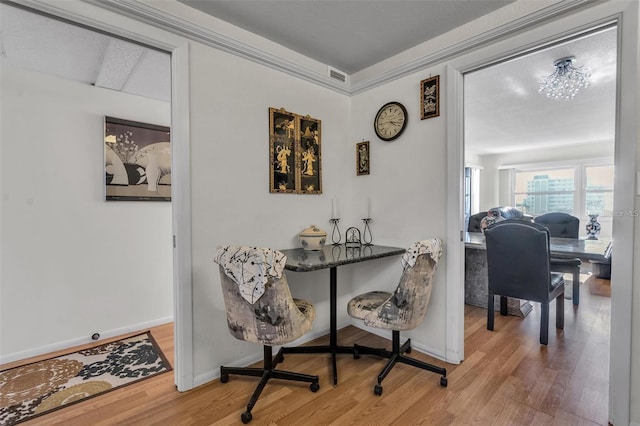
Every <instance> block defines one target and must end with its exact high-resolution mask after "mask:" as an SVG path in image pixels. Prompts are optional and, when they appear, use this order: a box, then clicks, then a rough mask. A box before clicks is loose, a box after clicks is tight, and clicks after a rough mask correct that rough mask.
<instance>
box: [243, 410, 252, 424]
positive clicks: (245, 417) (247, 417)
mask: <svg viewBox="0 0 640 426" xmlns="http://www.w3.org/2000/svg"><path fill="white" fill-rule="evenodd" d="M251 419H253V416H252V415H251V412H249V411H245V412H244V413H242V414H241V415H240V420H242V423H244V424H245V425H246V424H247V423H249V422H250V421H251Z"/></svg>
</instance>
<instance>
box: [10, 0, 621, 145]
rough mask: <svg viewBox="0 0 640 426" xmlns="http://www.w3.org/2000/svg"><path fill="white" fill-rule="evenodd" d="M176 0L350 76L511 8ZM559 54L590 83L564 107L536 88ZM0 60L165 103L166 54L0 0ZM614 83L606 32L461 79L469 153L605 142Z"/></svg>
mask: <svg viewBox="0 0 640 426" xmlns="http://www.w3.org/2000/svg"><path fill="white" fill-rule="evenodd" d="M179 1H180V2H182V3H184V4H185V5H188V6H191V7H194V8H198V9H199V10H201V11H204V12H206V13H211V14H214V15H215V16H216V17H218V18H219V19H222V20H228V21H229V22H230V23H232V24H234V25H238V26H240V27H243V28H245V29H248V30H249V31H252V32H254V33H256V34H259V35H261V36H263V37H266V38H268V39H271V40H273V41H276V42H278V43H280V44H282V45H284V46H286V47H289V48H291V49H293V50H295V51H298V52H300V53H302V54H305V55H307V56H309V57H311V58H312V59H315V60H317V61H320V62H323V63H326V64H328V65H330V66H332V67H335V68H337V69H339V70H340V71H343V72H348V73H352V72H354V71H358V70H360V69H362V68H363V67H366V66H368V65H371V64H374V63H377V62H379V61H381V60H383V59H386V58H389V57H390V56H393V55H395V54H397V53H400V52H402V51H404V50H406V49H408V48H410V47H413V46H415V45H416V44H419V43H421V42H423V41H425V40H427V39H429V38H430V37H435V36H437V35H439V34H441V33H443V32H446V31H448V30H450V29H452V28H455V27H456V26H459V25H462V24H464V23H465V22H468V21H469V20H472V19H475V18H477V17H479V16H482V15H484V14H486V13H489V12H491V11H492V10H495V9H496V8H499V7H502V6H504V5H506V4H508V3H510V1H493V0H486V1H485V0H469V1H465V0H457V1H447V0H431V1H404V0H386V1H375V0H367V1H365V0H358V1H329V0H314V1H311V0H307V1H302V0H299V1H293V0H286V1H249V0H245V1H217V0H207V1H197V0H179ZM364 4H366V5H367V7H363V5H364ZM564 56H575V57H576V65H577V66H581V65H584V66H586V67H589V68H590V69H591V74H592V79H591V82H592V84H591V86H590V87H588V88H587V89H585V90H583V91H582V92H581V93H579V94H578V96H577V97H576V98H575V99H574V100H572V101H569V102H565V101H552V100H549V99H547V98H545V97H544V96H541V95H539V94H538V93H537V89H538V82H539V81H540V79H541V78H542V77H544V76H546V75H548V74H551V73H552V72H553V62H554V61H555V60H556V59H558V58H561V57H564ZM0 61H1V62H2V63H3V64H7V65H9V66H15V67H19V68H24V69H30V70H35V71H38V72H44V73H48V74H52V75H55V76H58V77H62V78H67V79H71V80H74V81H78V82H81V83H84V84H92V85H95V86H97V87H103V88H107V89H112V90H121V91H124V92H127V93H131V94H135V95H140V96H146V97H150V98H154V99H159V100H163V101H166V102H169V101H170V92H171V89H170V85H171V78H170V72H171V71H170V69H171V67H170V56H169V55H168V54H166V53H164V52H159V51H156V50H153V49H149V48H147V47H143V46H140V45H138V44H135V43H130V42H127V41H124V40H121V39H118V38H115V37H111V36H108V35H105V34H103V33H99V32H95V31H90V30H88V29H86V28H82V27H78V26H74V25H71V24H69V23H66V22H62V21H59V20H56V19H51V18H48V17H45V16H43V15H40V14H36V13H31V12H28V11H26V10H23V9H20V8H16V7H11V6H9V5H7V4H4V3H0ZM615 77H616V32H615V30H614V29H611V30H608V31H601V32H597V33H595V34H591V35H590V36H589V37H581V38H577V39H574V40H571V41H569V42H566V43H562V44H558V45H556V46H551V47H547V48H545V49H541V50H539V51H536V52H534V53H530V54H528V55H525V56H522V57H519V58H516V59H513V60H510V61H507V62H503V63H500V64H496V65H494V66H492V67H489V68H485V69H482V70H479V71H475V72H472V73H468V74H467V75H466V76H465V146H466V149H467V150H470V151H473V152H475V153H476V154H478V155H482V154H492V153H499V152H511V151H516V150H523V149H530V148H531V147H536V148H542V149H547V148H549V147H553V146H558V145H561V144H576V143H584V142H599V141H612V140H613V135H614V128H615V126H614V121H615V120H614V118H615ZM525 142H526V143H525Z"/></svg>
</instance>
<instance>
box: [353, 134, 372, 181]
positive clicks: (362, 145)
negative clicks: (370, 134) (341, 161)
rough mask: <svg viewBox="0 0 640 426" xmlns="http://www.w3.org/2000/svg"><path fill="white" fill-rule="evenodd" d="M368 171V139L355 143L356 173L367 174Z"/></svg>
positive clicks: (369, 168)
mask: <svg viewBox="0 0 640 426" xmlns="http://www.w3.org/2000/svg"><path fill="white" fill-rule="evenodd" d="M370 172H371V164H370V161H369V141H362V142H359V143H357V144H356V175H358V176H360V175H368V174H369V173H370Z"/></svg>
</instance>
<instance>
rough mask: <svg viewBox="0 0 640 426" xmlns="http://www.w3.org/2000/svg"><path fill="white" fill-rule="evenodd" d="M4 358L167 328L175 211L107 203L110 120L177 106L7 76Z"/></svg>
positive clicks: (163, 117)
mask: <svg viewBox="0 0 640 426" xmlns="http://www.w3.org/2000/svg"><path fill="white" fill-rule="evenodd" d="M1 90H2V97H1V103H0V107H1V111H0V112H1V117H2V127H1V133H0V136H1V138H0V150H1V152H2V156H1V167H0V173H1V175H0V176H1V178H0V182H1V184H2V201H1V203H2V204H1V209H0V211H1V212H2V215H1V216H0V218H1V228H0V229H1V231H2V241H1V251H0V253H2V257H1V263H0V268H1V269H0V270H1V280H0V290H1V291H0V293H1V297H0V307H1V310H0V323H1V333H0V346H1V347H0V357H1V358H2V361H9V360H11V359H19V358H22V357H23V356H26V355H33V354H35V353H40V352H43V351H47V350H48V349H51V348H55V347H56V346H59V345H60V344H61V343H63V344H64V342H68V341H73V342H74V343H81V341H82V340H83V339H84V340H86V341H89V340H90V336H91V334H92V333H94V332H99V333H101V334H102V335H103V337H104V336H105V334H109V332H116V331H123V330H127V329H130V328H132V327H135V326H136V325H142V327H144V326H145V324H147V323H150V322H154V321H166V320H169V321H170V320H171V318H172V315H173V297H172V255H173V254H172V246H171V203H167V202H105V201H104V154H103V139H104V116H105V115H109V116H113V117H119V118H125V119H129V120H134V121H141V122H148V123H153V124H159V125H165V126H169V125H170V105H169V104H168V103H165V102H159V101H154V100H149V99H144V98H141V97H138V96H131V95H125V94H122V93H120V92H115V91H110V90H105V89H99V88H95V87H92V86H88V85H81V84H78V83H73V82H69V81H64V80H60V79H58V78H54V77H50V76H45V75H42V74H37V73H32V72H28V71H24V70H19V71H18V70H15V69H12V68H10V67H8V66H7V65H5V64H2V68H1Z"/></svg>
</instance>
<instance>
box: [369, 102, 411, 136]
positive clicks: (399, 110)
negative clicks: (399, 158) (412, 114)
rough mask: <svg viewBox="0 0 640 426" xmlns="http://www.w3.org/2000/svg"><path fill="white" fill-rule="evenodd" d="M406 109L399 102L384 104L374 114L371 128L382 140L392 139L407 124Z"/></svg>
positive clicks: (399, 133)
mask: <svg viewBox="0 0 640 426" xmlns="http://www.w3.org/2000/svg"><path fill="white" fill-rule="evenodd" d="M407 118H408V117H407V110H406V108H405V107H404V105H402V104H401V103H400V102H389V103H387V104H384V105H383V106H382V108H380V110H379V111H378V113H377V114H376V119H375V120H374V121H373V128H374V129H375V131H376V135H378V137H379V138H380V139H382V140H383V141H392V140H394V139H395V138H397V137H398V136H400V135H401V134H402V132H403V131H404V129H405V127H406V126H407Z"/></svg>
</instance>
